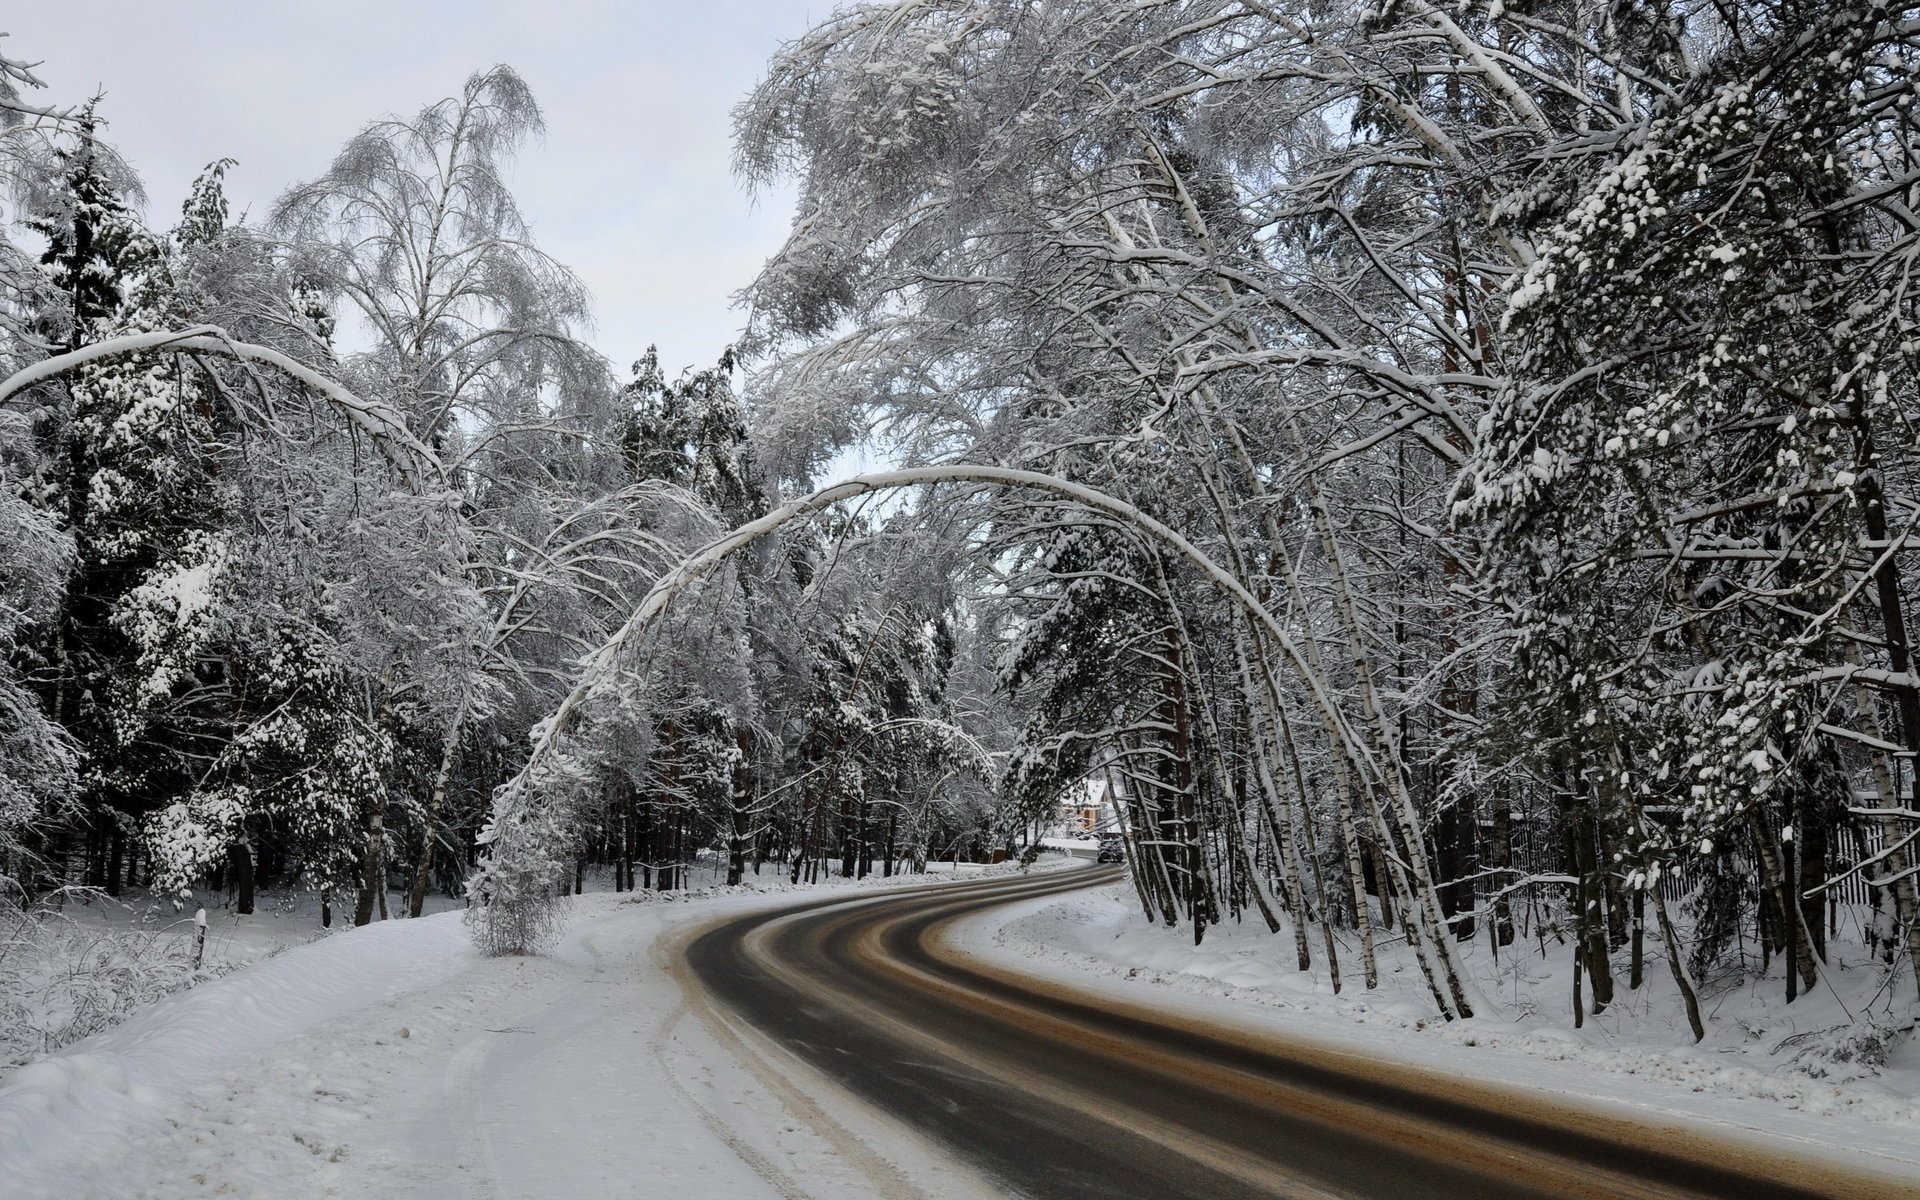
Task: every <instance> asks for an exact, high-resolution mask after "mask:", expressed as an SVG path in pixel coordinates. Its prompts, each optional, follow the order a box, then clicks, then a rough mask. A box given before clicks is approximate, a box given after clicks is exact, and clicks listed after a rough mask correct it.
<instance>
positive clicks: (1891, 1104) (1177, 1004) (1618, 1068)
mask: <svg viewBox="0 0 1920 1200" xmlns="http://www.w3.org/2000/svg"><path fill="white" fill-rule="evenodd" d="M949 942H950V944H952V945H953V946H955V947H957V948H958V949H960V950H962V951H964V952H966V953H969V954H973V955H976V956H979V957H981V958H983V959H986V960H988V961H990V962H993V963H995V964H997V965H1000V966H1003V967H1008V968H1012V969H1014V970H1018V971H1021V972H1024V973H1028V974H1034V975H1038V976H1041V977H1043V978H1047V979H1052V980H1056V981H1059V982H1062V983H1066V984H1068V985H1071V986H1074V987H1077V988H1080V989H1082V990H1087V991H1092V992H1096V993H1101V994H1106V995H1113V996H1116V997H1120V998H1124V999H1128V1000H1132V1001H1134V1002H1136V1003H1146V1004H1151V1005H1153V1006H1156V1007H1161V1008H1167V1009H1170V1010H1174V1011H1178V1012H1180V1013H1183V1014H1186V1015H1191V1016H1194V1017H1197V1018H1201V1019H1204V1020H1207V1021H1210V1022H1215V1023H1218V1024H1221V1025H1223V1026H1226V1027H1235V1026H1237V1027H1241V1028H1255V1029H1265V1030H1270V1031H1274V1032H1278V1033H1283V1034H1285V1035H1286V1036H1289V1037H1305V1038H1309V1039H1311V1040H1313V1041H1315V1042H1317V1043H1320V1044H1323V1045H1326V1046H1329V1047H1331V1048H1334V1049H1338V1050H1341V1051H1345V1052H1349V1053H1356V1054H1361V1055H1366V1056H1370V1057H1378V1058H1387V1059H1392V1060H1394V1061H1400V1062H1406V1063H1408V1064H1410V1065H1414V1066H1419V1067H1425V1068H1430V1069H1436V1070H1441V1071H1446V1072H1450V1073H1454V1074H1458V1075H1461V1076H1463V1077H1467V1078H1474V1079H1481V1080H1487V1081H1491V1082H1495V1083H1504V1084H1510V1085H1516V1086H1521V1087H1528V1088H1536V1089H1540V1090H1542V1091H1546V1092H1550V1093H1553V1094H1555V1095H1557V1096H1560V1097H1563V1098H1564V1097H1568V1096H1577V1097H1579V1098H1580V1099H1582V1100H1592V1101H1597V1102H1600V1103H1603V1104H1607V1105H1611V1106H1619V1107H1622V1108H1625V1109H1630V1110H1634V1111H1637V1112H1641V1113H1647V1114H1658V1115H1659V1116H1660V1117H1661V1118H1662V1119H1680V1120H1684V1121H1690V1122H1694V1123H1702V1124H1706V1125H1711V1126H1713V1127H1715V1128H1716V1129H1718V1130H1721V1131H1724V1132H1729V1133H1733V1134H1735V1135H1736V1136H1760V1137H1764V1138H1765V1139H1766V1140H1768V1141H1769V1142H1770V1143H1771V1144H1772V1145H1774V1146H1776V1147H1779V1146H1783V1145H1784V1144H1786V1143H1789V1142H1791V1143H1796V1144H1797V1147H1798V1149H1800V1150H1801V1151H1802V1152H1804V1153H1806V1154H1808V1155H1812V1156H1819V1155H1822V1154H1826V1153H1829V1152H1831V1151H1832V1150H1834V1149H1836V1148H1840V1147H1844V1148H1845V1149H1846V1150H1848V1151H1858V1152H1863V1153H1865V1154H1869V1155H1872V1156H1874V1157H1876V1158H1877V1159H1879V1160H1881V1161H1880V1163H1879V1166H1880V1168H1881V1169H1883V1170H1891V1171H1895V1172H1898V1173H1901V1174H1911V1175H1913V1176H1914V1177H1915V1178H1920V1140H1916V1138H1915V1136H1914V1135H1915V1133H1916V1131H1920V1103H1917V1102H1916V1099H1915V1092H1916V1090H1920V1069H1916V1066H1915V1064H1914V1063H1910V1062H1907V1061H1906V1059H1907V1058H1909V1057H1913V1056H1914V1053H1915V1052H1914V1050H1913V1048H1912V1047H1908V1048H1906V1049H1904V1050H1903V1051H1901V1052H1900V1053H1899V1054H1896V1056H1895V1060H1894V1062H1893V1063H1892V1064H1890V1065H1889V1067H1888V1068H1887V1069H1886V1070H1885V1071H1884V1073H1883V1074H1881V1075H1879V1076H1876V1077H1868V1078H1856V1079H1846V1078H1826V1079H1821V1078H1815V1077H1812V1076H1810V1075H1808V1074H1805V1073H1803V1072H1801V1071H1797V1070H1792V1069H1789V1068H1787V1067H1785V1066H1782V1065H1780V1064H1779V1063H1777V1062H1776V1063H1775V1064H1773V1065H1772V1066H1771V1067H1769V1066H1766V1065H1763V1063H1764V1062H1765V1057H1764V1056H1765V1049H1766V1046H1767V1045H1770V1044H1771V1043H1766V1042H1764V1041H1755V1040H1754V1039H1751V1038H1749V1037H1748V1036H1746V1033H1745V1032H1744V1031H1743V1030H1742V1029H1741V1027H1740V1026H1739V1023H1738V1022H1737V1021H1733V1020H1728V1021H1726V1022H1724V1024H1723V1026H1722V1027H1721V1028H1720V1029H1719V1031H1718V1032H1717V1034H1716V1035H1715V1036H1711V1037H1710V1038H1709V1040H1708V1042H1707V1043H1706V1044H1705V1045H1702V1046H1699V1047H1694V1046H1691V1045H1684V1044H1677V1043H1679V1042H1680V1041H1682V1040H1683V1038H1684V1035H1677V1036H1676V1037H1673V1038H1664V1044H1663V1043H1662V1039H1663V1037H1664V1035H1663V1033H1662V1031H1661V1030H1660V1028H1659V1022H1658V1020H1657V1019H1656V1020H1655V1021H1653V1022H1652V1024H1653V1025H1654V1027H1655V1028H1654V1029H1653V1031H1652V1032H1651V1033H1649V1032H1648V1031H1647V1030H1645V1029H1644V1028H1643V1029H1642V1030H1641V1032H1642V1034H1643V1035H1644V1036H1643V1037H1641V1038H1638V1039H1636V1038H1634V1037H1633V1036H1632V1033H1631V1030H1630V1029H1629V1028H1627V1027H1624V1026H1623V1025H1620V1024H1615V1025H1611V1026H1609V1025H1606V1024H1602V1023H1599V1022H1595V1021H1592V1020H1589V1021H1588V1023H1587V1025H1586V1027H1585V1028H1584V1029H1582V1030H1578V1031H1576V1030H1573V1029H1570V1028H1567V1027H1566V1021H1565V1017H1564V1014H1563V1013H1562V1012H1561V1011H1558V1010H1555V1011H1553V1012H1552V1013H1543V1014H1539V1015H1535V1016H1532V1017H1529V1018H1521V1019H1511V1018H1509V1019H1484V1018H1482V1019H1475V1020H1472V1021H1463V1022H1455V1023H1452V1024H1448V1023H1446V1022H1442V1021H1438V1020H1435V1019H1434V1018H1433V1016H1432V1008H1431V1006H1430V1004H1428V1005H1422V1003H1421V1002H1420V995H1419V992H1418V990H1417V988H1418V979H1417V976H1415V975H1413V973H1412V971H1411V969H1410V968H1406V967H1404V965H1403V964H1399V963H1397V962H1395V961H1393V959H1392V958H1391V956H1387V955H1384V954H1383V957H1382V970H1383V973H1384V974H1385V975H1386V976H1387V977H1386V978H1385V979H1383V986H1382V987H1381V988H1380V989H1379V990H1378V991H1377V992H1374V993H1367V992H1363V991H1361V990H1360V989H1359V988H1358V986H1357V981H1351V980H1350V981H1349V984H1348V988H1347V990H1346V992H1345V994H1344V995H1342V996H1339V997H1335V996H1333V995H1332V994H1331V991H1330V989H1328V986H1327V984H1326V983H1325V982H1324V980H1322V981H1320V982H1318V983H1315V982H1314V981H1312V980H1310V979H1306V978H1304V977H1302V976H1300V975H1299V973H1298V972H1296V971H1294V970H1292V966H1293V964H1292V961H1291V960H1292V942H1291V939H1290V938H1287V937H1285V936H1284V935H1283V936H1281V937H1274V936H1273V935H1270V934H1268V933H1267V932H1266V930H1265V928H1264V926H1259V927H1255V926H1246V927H1243V928H1240V929H1234V928H1232V927H1225V928H1221V929H1216V930H1214V931H1210V932H1209V933H1208V935H1207V939H1206V941H1205V942H1204V943H1203V944H1202V945H1201V946H1198V947H1196V946H1194V945H1193V944H1192V935H1191V933H1190V932H1189V931H1185V930H1170V929H1165V928H1162V927H1159V926H1154V925H1149V924H1147V923H1146V922H1145V921H1143V920H1142V919H1141V917H1140V912H1139V907H1138V905H1137V904H1136V903H1134V902H1133V895H1132V893H1131V891H1130V889H1128V888H1127V886H1126V885H1125V884H1120V885H1115V886H1112V887H1102V888H1096V889H1091V890H1088V891H1081V892H1075V893H1072V894H1069V895H1067V896H1060V897H1045V898H1041V899H1036V900H1030V901H1025V902H1021V903H1018V904H1013V905H1007V906H1005V907H1002V908H997V909H994V910H992V911H990V912H987V913H983V914H980V915H978V916H976V917H973V918H970V919H968V920H966V921H964V922H961V923H959V924H957V925H956V926H955V927H953V928H952V929H951V931H950V933H949ZM1396 968H1400V969H1399V970H1396ZM1349 969H1350V970H1351V967H1350V968H1349ZM1649 986H1651V985H1649ZM1541 994H1543V995H1544V994H1546V993H1544V992H1543V993H1541ZM1824 1019H1825V1018H1824V1017H1823V1016H1818V1015H1816V1016H1815V1017H1813V1018H1812V1019H1811V1020H1810V1021H1809V1022H1808V1024H1809V1025H1810V1026H1815V1025H1819V1024H1821V1023H1822V1022H1823V1021H1824ZM1556 1022H1557V1023H1556ZM1756 1047H1757V1048H1758V1049H1757V1052H1756V1051H1755V1048H1756Z"/></svg>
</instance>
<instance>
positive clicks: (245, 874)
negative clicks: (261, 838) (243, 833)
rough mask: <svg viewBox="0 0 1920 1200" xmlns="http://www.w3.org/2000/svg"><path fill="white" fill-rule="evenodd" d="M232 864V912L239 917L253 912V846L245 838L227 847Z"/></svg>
mask: <svg viewBox="0 0 1920 1200" xmlns="http://www.w3.org/2000/svg"><path fill="white" fill-rule="evenodd" d="M227 858H228V860H229V861H231V862H232V863H233V895H234V900H233V911H234V912H236V913H239V914H240V915H241V916H243V917H244V916H248V915H250V914H252V912H253V845H252V843H250V842H249V841H248V840H247V839H246V838H245V837H241V838H239V839H238V840H236V841H235V842H234V843H233V844H232V845H230V846H228V847H227Z"/></svg>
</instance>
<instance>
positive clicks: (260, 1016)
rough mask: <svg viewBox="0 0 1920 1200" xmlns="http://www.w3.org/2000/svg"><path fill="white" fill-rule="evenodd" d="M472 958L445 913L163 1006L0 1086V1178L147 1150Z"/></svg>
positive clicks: (298, 954)
mask: <svg viewBox="0 0 1920 1200" xmlns="http://www.w3.org/2000/svg"><path fill="white" fill-rule="evenodd" d="M474 958H475V954H474V951H473V948H472V945H471V943H470V942H469V941H468V939H467V938H466V937H465V935H464V933H463V932H462V930H461V926H460V922H459V918H458V917H457V916H456V915H455V914H451V913H449V914H444V915H441V916H435V917H427V918H423V919H421V920H419V921H413V922H404V923H403V922H385V923H381V924H377V925H369V926H366V927H365V928H362V929H356V930H352V931H348V932H342V933H341V934H338V935H336V936H334V937H330V938H326V939H324V940H322V941H318V942H315V943H312V944H310V945H307V946H302V947H299V948H298V949H296V950H293V951H290V952H288V953H286V954H283V955H280V956H278V957H275V958H271V959H268V960H266V961H264V962H261V963H258V964H256V965H254V966H253V967H251V968H249V969H246V970H243V971H240V972H238V973H236V974H233V975H229V976H227V977H226V978H224V979H218V980H214V981H212V982H209V983H206V984H203V985H201V986H200V987H198V988H195V989H193V990H191V991H188V992H183V993H180V994H178V995H175V996H172V997H170V998H168V999H166V1000H163V1001H161V1002H160V1003H158V1004H155V1005H153V1006H152V1007H150V1008H148V1009H146V1010H144V1011H142V1012H140V1013H138V1014H136V1015H135V1016H133V1017H132V1018H131V1019H129V1020H128V1021H127V1022H125V1023H124V1024H122V1025H119V1026H117V1027H115V1028H113V1029H110V1030H108V1031H106V1032H105V1033H102V1034H99V1035H97V1036H94V1037H91V1038H88V1039H86V1040H85V1041H83V1042H79V1043H76V1044H75V1045H74V1046H73V1047H71V1048H70V1049H68V1050H67V1051H65V1052H63V1053H58V1054H54V1055H51V1056H49V1057H47V1058H43V1059H40V1060H39V1061H37V1062H34V1063H30V1064H28V1065H27V1066H24V1067H21V1068H19V1069H18V1070H16V1071H14V1072H13V1073H11V1074H10V1075H8V1076H7V1078H6V1080H5V1081H4V1083H0V1167H4V1168H5V1170H4V1172H0V1173H4V1174H5V1175H6V1176H7V1177H8V1180H9V1190H10V1193H11V1194H15V1195H20V1194H29V1193H30V1191H31V1189H32V1188H34V1187H35V1186H36V1185H39V1184H42V1183H44V1182H47V1181H53V1182H58V1181H60V1180H63V1179H65V1178H66V1177H67V1176H68V1174H69V1172H70V1170H71V1167H72V1165H73V1164H75V1163H76V1162H84V1161H89V1160H92V1161H100V1160H103V1159H107V1158H112V1157H113V1156H114V1155H115V1153H116V1151H118V1152H127V1151H131V1150H135V1149H140V1148H144V1147H146V1146H148V1145H150V1142H151V1139H152V1138H155V1137H160V1136H164V1132H165V1131H166V1130H167V1129H168V1128H169V1126H170V1125H173V1126H174V1127H177V1122H176V1121H175V1120H174V1118H175V1116H176V1114H178V1113H180V1112H181V1111H183V1110H184V1109H185V1108H186V1107H187V1106H188V1104H189V1103H190V1099H189V1097H190V1096H191V1095H192V1094H193V1092H194V1091H195V1090H196V1089H198V1088H200V1087H202V1086H204V1085H205V1084H207V1083H208V1082H209V1081H210V1080H213V1079H215V1078H216V1077H218V1076H219V1075H220V1074H221V1073H222V1072H223V1071H227V1070H230V1069H235V1068H244V1067H245V1065H246V1064H247V1062H248V1060H249V1059H250V1058H252V1057H253V1056H254V1055H256V1054H258V1053H259V1052H260V1051H262V1050H264V1049H266V1048H268V1047H271V1046H274V1045H276V1044H278V1043H281V1042H284V1041H285V1040H287V1039H288V1038H290V1037H293V1036H294V1035H296V1034H298V1033H300V1032H302V1031H305V1030H307V1029H310V1028H312V1027H314V1026H316V1025H320V1024H323V1023H325V1022H328V1021H332V1020H336V1019H338V1018H340V1017H341V1016H343V1015H346V1014H349V1013H353V1012H356V1011H359V1010H361V1009H364V1008H367V1007H369V1006H372V1005H378V1004H380V1003H382V1002H383V1001H387V1000H390V999H392V998H394V997H397V996H401V995H404V994H407V993H410V992H416V991H419V990H421V989H423V988H428V987H431V986H433V985H435V984H437V983H440V982H442V981H444V980H446V979H448V978H451V977H452V976H453V975H455V974H456V973H458V972H459V971H460V970H461V969H462V968H463V967H465V966H467V965H469V964H470V963H471V962H472V961H473V960H474ZM14 1189H19V1190H17V1191H16V1190H14Z"/></svg>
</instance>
